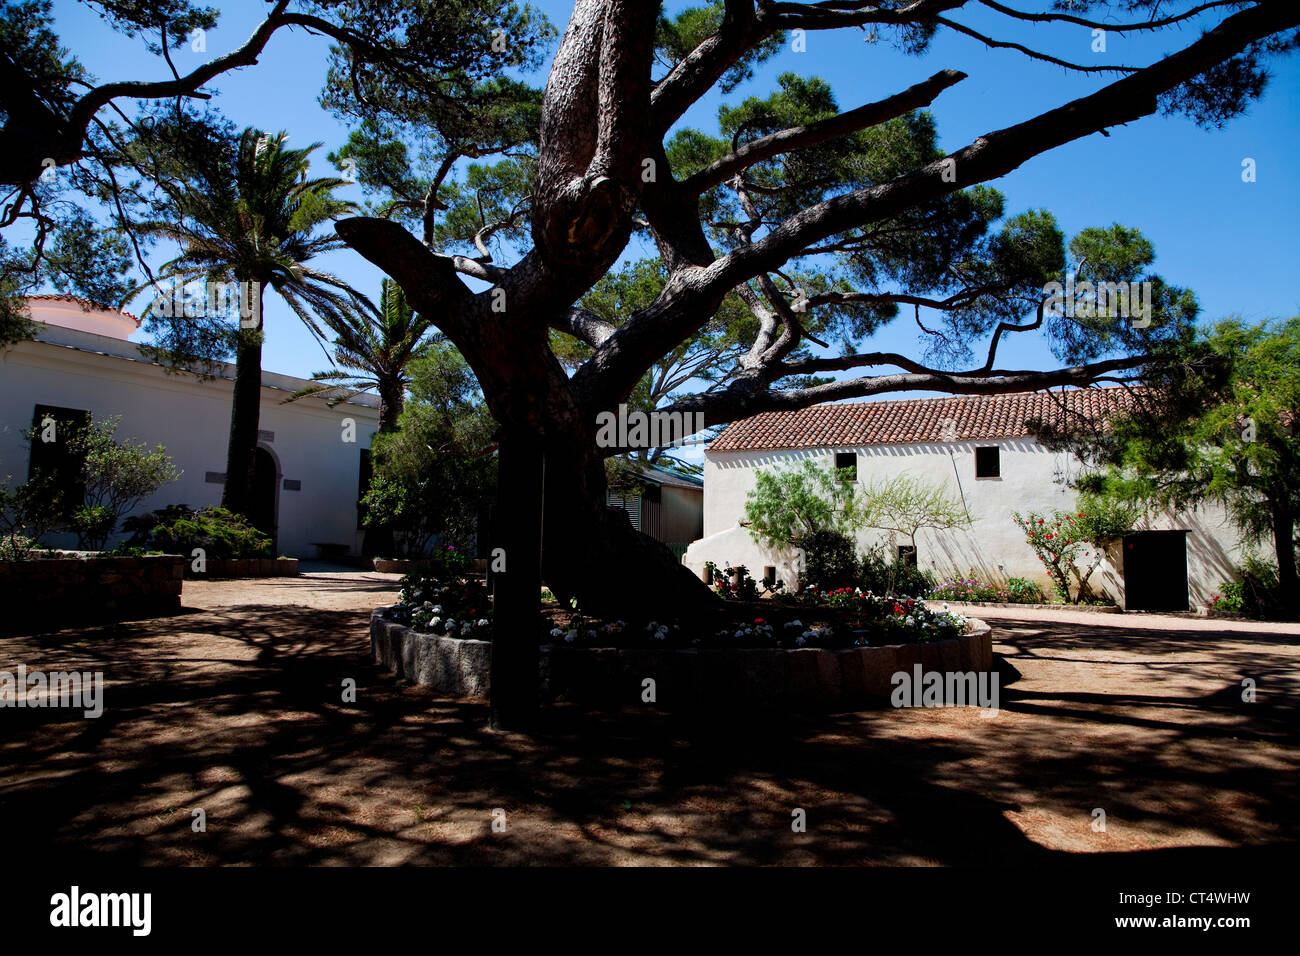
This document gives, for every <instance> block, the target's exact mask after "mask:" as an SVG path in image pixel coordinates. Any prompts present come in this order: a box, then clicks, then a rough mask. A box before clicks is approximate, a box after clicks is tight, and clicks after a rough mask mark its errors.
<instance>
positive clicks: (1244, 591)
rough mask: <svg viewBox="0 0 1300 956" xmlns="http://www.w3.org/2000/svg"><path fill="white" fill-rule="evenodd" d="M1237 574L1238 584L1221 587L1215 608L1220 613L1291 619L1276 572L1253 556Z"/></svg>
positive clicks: (1258, 617)
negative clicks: (1227, 612) (1228, 612)
mask: <svg viewBox="0 0 1300 956" xmlns="http://www.w3.org/2000/svg"><path fill="white" fill-rule="evenodd" d="M1237 574H1238V578H1237V580H1235V581H1227V582H1225V583H1224V584H1222V585H1220V587H1219V593H1220V594H1221V595H1222V597H1221V598H1220V600H1219V601H1217V602H1216V603H1215V605H1214V606H1215V608H1216V609H1217V610H1220V611H1233V612H1236V613H1239V614H1244V615H1246V616H1247V617H1253V618H1257V619H1260V620H1279V619H1283V618H1285V617H1287V616H1288V615H1287V609H1286V601H1285V596H1284V595H1283V594H1282V588H1281V585H1280V583H1279V582H1278V577H1277V568H1275V567H1274V566H1273V565H1271V564H1269V563H1268V562H1267V561H1263V560H1260V559H1259V558H1257V557H1253V556H1252V557H1250V558H1248V559H1247V560H1246V563H1245V564H1244V565H1242V566H1241V567H1240V568H1238V569H1237Z"/></svg>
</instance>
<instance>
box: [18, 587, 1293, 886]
mask: <svg viewBox="0 0 1300 956" xmlns="http://www.w3.org/2000/svg"><path fill="white" fill-rule="evenodd" d="M308 568H309V569H310V568H311V566H308ZM395 581H396V576H395V575H380V574H375V573H360V572H356V571H338V570H335V571H326V570H323V569H321V568H316V569H314V570H309V573H306V574H304V575H303V576H301V577H299V578H296V579H281V580H268V581H253V582H246V581H232V582H190V581H187V582H186V584H185V592H184V604H185V611H184V612H183V613H181V614H179V615H177V616H174V617H170V618H163V619H155V620H149V621H141V622H133V623H126V624H121V625H115V626H111V627H103V628H96V629H90V630H83V631H63V632H57V633H50V634H41V635H28V636H18V637H8V638H0V669H5V670H11V671H12V670H13V669H14V668H15V667H16V665H17V664H18V663H23V664H26V665H27V667H28V668H29V669H41V670H46V671H53V670H70V669H76V670H90V671H94V670H102V671H103V672H104V674H105V682H106V687H105V711H104V714H103V716H101V717H99V718H97V719H84V718H82V717H81V715H80V712H79V711H68V710H48V709H14V708H3V709H0V727H2V728H3V734H0V826H2V827H3V832H4V833H5V835H6V845H7V846H8V848H9V850H10V852H11V853H12V852H19V853H23V852H39V853H41V854H42V857H43V858H44V859H47V860H48V859H80V860H87V861H103V862H115V863H124V864H133V863H143V864H344V865H347V864H396V863H427V864H649V865H672V864H704V865H709V864H724V865H725V864H917V865H962V864H986V863H995V864H1013V865H1022V864H1034V865H1038V864H1043V863H1049V862H1067V863H1080V862H1097V861H1099V860H1102V859H1114V858H1115V857H1114V856H1113V855H1120V856H1121V857H1122V858H1123V859H1127V860H1131V861H1135V860H1137V859H1139V858H1143V859H1152V858H1159V857H1161V856H1162V855H1166V854H1170V853H1172V854H1177V853H1181V852H1185V851H1181V850H1179V849H1177V848H1186V847H1199V848H1206V849H1205V850H1204V851H1203V852H1206V853H1214V854H1224V853H1229V854H1247V853H1257V852H1260V851H1261V850H1263V851H1272V850H1281V851H1286V852H1288V853H1289V852H1290V850H1292V849H1294V844H1295V843H1296V841H1297V827H1296V822H1295V820H1296V811H1295V807H1296V806H1297V798H1300V773H1298V772H1297V771H1300V744H1298V742H1297V741H1298V739H1300V738H1298V737H1297V733H1296V732H1297V729H1298V728H1300V710H1298V708H1297V690H1300V671H1298V670H1297V664H1298V663H1300V626H1297V625H1268V624H1257V623H1246V622H1225V621H1205V620H1195V619H1187V618H1171V617H1161V616H1155V615H1101V614H1089V613H1085V612H1070V611H1067V612H1058V611H1032V610H1014V609H1007V610H1002V609H994V608H981V609H980V611H979V612H978V613H979V616H981V617H983V618H985V619H986V620H989V621H990V623H992V624H994V627H995V631H994V637H995V650H996V652H997V653H998V654H999V655H1000V656H1001V660H1002V663H1001V665H1000V666H1001V671H1000V673H1001V679H1002V684H1003V686H1002V692H1001V710H1000V711H999V712H998V713H997V715H996V716H995V717H992V718H987V717H984V716H981V712H980V711H977V710H974V709H957V708H950V709H928V710H927V709H915V710H897V711H896V710H892V709H882V710H869V711H861V712H853V713H843V714H832V715H821V716H804V717H783V716H780V715H776V714H771V713H766V714H732V715H729V716H726V717H713V718H710V719H708V720H702V719H700V718H699V717H696V718H686V717H671V716H665V715H662V714H657V713H655V712H653V711H651V710H649V709H646V710H636V709H628V710H625V711H623V712H621V713H616V714H591V713H582V712H577V711H574V710H570V709H565V708H562V707H561V708H555V709H552V710H549V711H548V712H547V713H546V716H545V720H544V725H543V727H542V728H541V730H540V731H539V732H537V733H535V734H533V735H531V736H523V735H518V734H496V733H491V732H489V731H488V730H487V729H486V724H487V707H486V704H485V703H484V702H482V701H461V700H452V699H446V698H440V697H437V696H435V695H433V694H431V693H430V692H429V691H428V690H426V689H424V688H419V687H414V686H411V685H409V684H403V683H402V682H399V681H397V680H395V679H394V678H392V677H391V676H390V675H387V674H385V673H382V672H380V671H379V670H378V669H377V668H376V667H375V666H374V665H372V664H371V663H370V662H369V660H368V658H367V652H368V647H369V643H368V634H367V621H368V617H369V612H370V610H371V608H373V607H374V606H376V605H378V604H382V603H391V602H392V601H393V600H394V599H395V586H394V582H395ZM349 678H350V679H352V680H355V681H356V700H355V702H354V703H351V702H344V701H343V699H342V697H343V694H342V687H343V684H344V681H345V679H349ZM1246 678H1249V679H1251V680H1253V681H1254V682H1255V685H1256V693H1257V699H1256V700H1255V702H1253V703H1248V702H1245V701H1243V700H1242V681H1243V679H1246ZM198 808H201V809H202V810H203V811H204V813H205V815H206V823H207V829H206V832H194V829H193V827H192V825H191V824H192V822H193V819H194V818H193V816H192V811H194V810H195V809H198ZM498 809H499V810H502V811H504V819H505V822H506V826H505V832H494V831H493V828H492V820H493V811H494V810H498ZM800 809H801V810H803V811H805V814H806V820H807V830H806V832H802V833H796V832H792V827H791V822H792V819H794V817H793V816H792V814H793V811H795V810H800ZM1096 809H1101V810H1104V811H1105V830H1104V832H1101V831H1099V830H1097V829H1095V822H1096V821H1097V820H1098V819H1099V818H1098V817H1097V816H1096V815H1095V810H1096ZM1232 847H1239V848H1250V849H1242V850H1227V849H1215V848H1232ZM1135 851H1147V852H1143V853H1135ZM1233 858H1234V859H1241V857H1240V856H1234V857H1233Z"/></svg>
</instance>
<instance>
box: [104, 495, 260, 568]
mask: <svg viewBox="0 0 1300 956" xmlns="http://www.w3.org/2000/svg"><path fill="white" fill-rule="evenodd" d="M123 530H125V531H128V532H130V533H131V537H130V538H129V539H128V540H127V541H126V542H125V545H126V547H128V548H145V549H147V550H150V551H161V552H163V553H165V554H180V555H185V556H186V557H188V556H189V555H190V554H192V553H193V551H194V549H195V548H202V549H203V552H204V555H205V557H207V558H210V559H218V560H221V559H226V558H269V557H271V539H270V537H269V536H267V535H265V534H263V533H262V532H261V531H258V530H257V529H256V528H254V527H253V526H252V525H251V524H249V523H248V521H247V519H245V518H244V517H242V516H240V515H237V514H235V513H234V512H231V511H227V510H226V509H225V508H204V509H203V510H201V511H194V510H193V509H191V508H190V507H188V506H187V505H169V506H168V507H166V508H162V509H159V510H158V511H154V512H151V513H150V514H147V515H137V516H135V517H132V518H127V519H126V521H125V522H124V523H123Z"/></svg>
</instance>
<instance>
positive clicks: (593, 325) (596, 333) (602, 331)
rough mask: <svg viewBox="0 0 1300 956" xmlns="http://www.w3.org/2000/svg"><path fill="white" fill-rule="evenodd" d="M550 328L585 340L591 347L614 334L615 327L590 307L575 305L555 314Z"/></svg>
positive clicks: (595, 346)
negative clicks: (584, 307) (583, 307)
mask: <svg viewBox="0 0 1300 956" xmlns="http://www.w3.org/2000/svg"><path fill="white" fill-rule="evenodd" d="M551 328H553V329H556V330H558V331H560V332H566V333H568V334H569V335H572V336H573V337H574V338H575V339H578V340H579V341H582V342H586V343H587V344H588V345H590V346H591V347H592V348H599V347H600V345H601V344H602V343H603V342H604V341H605V340H606V339H607V338H609V337H610V336H611V335H613V334H614V330H615V328H616V327H615V326H614V325H612V324H611V323H609V322H606V321H605V320H604V319H602V318H601V317H600V316H598V315H597V314H596V313H595V312H592V311H591V310H590V309H582V308H579V307H578V306H576V305H575V306H574V307H573V308H571V309H569V310H568V311H567V312H564V313H561V314H560V315H558V316H556V318H555V319H554V321H552V322H551Z"/></svg>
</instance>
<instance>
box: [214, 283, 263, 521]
mask: <svg viewBox="0 0 1300 956" xmlns="http://www.w3.org/2000/svg"><path fill="white" fill-rule="evenodd" d="M257 288H258V289H260V288H261V286H260V285H258V286H257ZM250 299H251V301H252V304H253V313H254V316H255V323H256V324H255V326H254V327H252V328H240V330H239V336H238V340H237V344H236V346H235V393H234V401H233V402H232V404H231V408H230V440H229V443H228V444H227V446H226V483H225V487H224V488H223V489H222V493H221V507H223V508H226V509H228V510H230V511H233V512H235V513H236V514H241V515H244V516H245V517H248V518H251V517H252V506H253V467H254V464H255V462H256V460H257V429H258V425H259V424H260V420H261V412H262V317H263V316H262V297H261V295H260V294H256V295H254V296H251V297H250Z"/></svg>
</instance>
